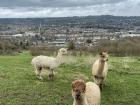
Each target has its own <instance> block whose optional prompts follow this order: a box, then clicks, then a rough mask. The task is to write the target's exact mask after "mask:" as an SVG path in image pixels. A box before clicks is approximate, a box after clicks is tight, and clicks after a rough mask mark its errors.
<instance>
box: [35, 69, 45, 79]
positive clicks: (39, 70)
mask: <svg viewBox="0 0 140 105" xmlns="http://www.w3.org/2000/svg"><path fill="white" fill-rule="evenodd" d="M41 71H42V67H37V69H36V76H37V78H38V79H40V80H43V78H42V76H41Z"/></svg>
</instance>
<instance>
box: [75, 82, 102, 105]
mask: <svg viewBox="0 0 140 105" xmlns="http://www.w3.org/2000/svg"><path fill="white" fill-rule="evenodd" d="M72 96H73V99H74V102H73V105H100V99H101V97H100V89H99V86H98V85H97V84H95V83H93V82H87V83H85V82H84V81H83V80H76V81H74V82H72Z"/></svg>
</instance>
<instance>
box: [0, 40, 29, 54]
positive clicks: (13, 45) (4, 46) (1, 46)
mask: <svg viewBox="0 0 140 105" xmlns="http://www.w3.org/2000/svg"><path fill="white" fill-rule="evenodd" d="M29 46H30V45H29V43H28V42H26V43H25V42H23V41H16V40H10V39H1V38H0V55H15V54H17V53H20V52H22V51H23V50H28V49H29Z"/></svg>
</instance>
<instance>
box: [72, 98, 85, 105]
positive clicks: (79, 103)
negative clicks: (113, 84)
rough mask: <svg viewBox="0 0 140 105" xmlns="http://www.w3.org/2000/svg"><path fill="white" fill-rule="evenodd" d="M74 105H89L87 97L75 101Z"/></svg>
mask: <svg viewBox="0 0 140 105" xmlns="http://www.w3.org/2000/svg"><path fill="white" fill-rule="evenodd" d="M73 105H88V103H87V99H86V97H85V96H82V97H81V99H80V100H75V99H74V104H73Z"/></svg>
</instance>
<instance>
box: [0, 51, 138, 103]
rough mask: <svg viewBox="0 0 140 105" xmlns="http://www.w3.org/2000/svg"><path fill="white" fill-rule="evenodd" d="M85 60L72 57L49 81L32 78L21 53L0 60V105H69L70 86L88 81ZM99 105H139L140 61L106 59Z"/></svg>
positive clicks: (135, 58)
mask: <svg viewBox="0 0 140 105" xmlns="http://www.w3.org/2000/svg"><path fill="white" fill-rule="evenodd" d="M86 58H89V57H88V56H81V57H75V59H76V62H74V63H73V64H63V65H61V66H60V67H59V68H58V71H57V73H56V75H55V79H54V80H53V81H49V80H48V79H47V75H46V76H45V75H44V80H43V81H40V80H38V79H37V78H36V77H35V73H34V71H33V67H32V66H31V64H30V62H31V59H32V56H30V55H29V53H28V52H24V53H22V54H20V55H17V56H0V105H72V102H73V99H72V96H71V82H72V81H73V80H74V78H77V77H80V78H84V79H85V80H86V81H92V74H91V64H90V63H88V62H87V60H88V59H86ZM109 64H110V66H109V72H108V77H107V81H106V86H105V87H104V89H103V91H102V105H140V57H110V60H109Z"/></svg>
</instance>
